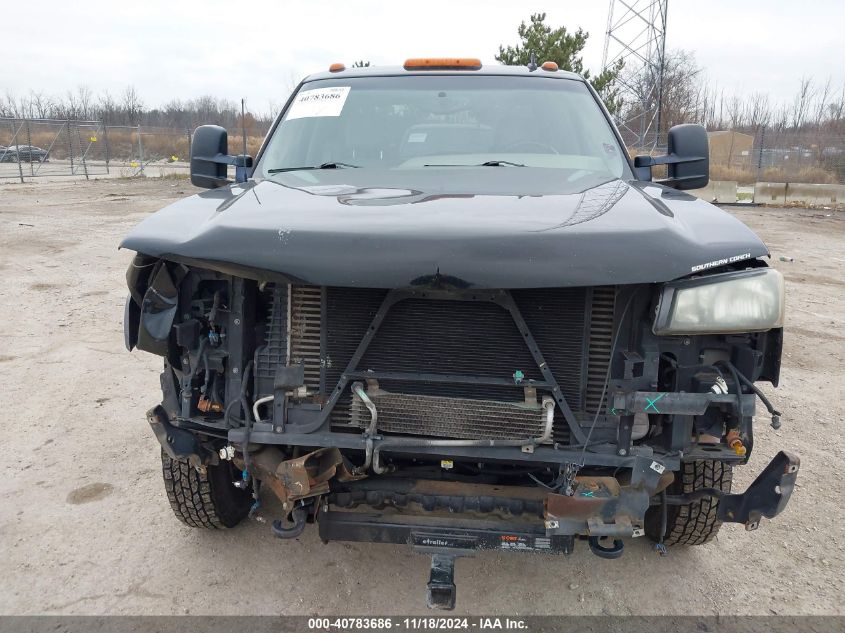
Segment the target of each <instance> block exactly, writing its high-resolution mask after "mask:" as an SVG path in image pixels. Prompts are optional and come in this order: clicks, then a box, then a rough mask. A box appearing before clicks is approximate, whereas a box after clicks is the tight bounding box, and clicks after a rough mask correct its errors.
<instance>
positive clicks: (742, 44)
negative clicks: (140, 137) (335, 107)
mask: <svg viewBox="0 0 845 633" xmlns="http://www.w3.org/2000/svg"><path fill="white" fill-rule="evenodd" d="M608 5H609V2H608V1H607V0H557V1H546V2H534V1H531V0H528V1H526V0H511V1H509V2H505V1H501V0H487V1H481V0H473V1H470V0H445V1H443V0H425V1H423V2H420V1H416V2H403V1H401V0H393V1H381V0H355V1H350V0H347V1H337V0H312V1H311V2H291V1H282V0H277V1H266V0H250V1H249V2H231V1H230V2H220V1H217V0H170V1H167V2H163V1H161V0H143V1H142V2H115V1H114V0H85V1H83V2H67V1H66V0H41V1H40V2H37V3H33V2H21V1H19V0H12V1H7V2H4V3H3V9H2V12H0V14H2V23H3V24H4V27H3V29H2V33H3V38H2V41H3V49H4V53H3V57H2V62H0V91H2V92H7V91H11V92H13V93H16V94H21V93H27V92H29V91H30V90H36V91H42V92H45V93H48V94H63V93H65V92H66V91H67V90H73V89H75V88H76V87H77V86H79V85H80V84H84V85H87V86H88V87H89V88H90V89H91V90H93V91H94V92H95V93H97V92H100V91H102V90H109V91H112V92H113V93H119V92H120V91H122V90H123V88H124V87H125V86H126V85H127V84H133V85H134V86H135V87H136V88H137V90H138V92H139V93H140V94H141V96H142V98H143V99H144V101H145V103H146V104H148V105H159V104H161V103H164V102H166V101H168V100H169V99H172V98H187V97H196V96H199V95H203V94H213V95H215V96H219V97H225V98H229V99H233V100H235V99H239V98H240V97H245V98H246V99H247V103H248V104H249V106H250V108H251V109H253V110H256V111H266V110H267V109H269V104H270V103H271V102H278V101H280V100H281V99H282V98H283V97H284V96H285V95H286V94H287V92H288V90H289V89H290V86H291V84H292V82H293V81H294V80H298V79H299V78H301V77H302V76H304V75H306V74H308V73H311V72H315V71H320V70H323V69H325V68H327V67H328V65H329V64H330V63H332V62H335V61H343V62H345V63H347V64H351V63H352V62H353V61H354V60H357V59H364V60H369V61H371V62H372V63H373V64H401V63H402V61H403V60H404V59H405V58H406V57H412V56H414V57H417V56H444V55H448V56H452V55H455V56H458V55H462V56H474V57H481V58H482V59H483V60H485V61H487V60H489V61H490V62H493V56H494V55H495V54H496V52H497V50H498V45H499V44H514V43H516V41H517V35H516V28H517V26H518V24H519V22H520V21H521V20H526V21H527V20H528V17H529V15H530V14H531V13H533V12H539V11H545V12H546V13H547V14H548V18H547V22H548V23H549V24H551V25H553V26H558V25H564V26H566V27H567V28H569V29H573V30H574V29H575V28H577V27H582V28H583V29H584V30H586V31H588V32H589V33H590V39H589V42H588V44H587V48H586V49H585V51H584V58H585V63H586V66H587V67H588V68H590V69H593V70H598V69H599V67H600V65H601V61H602V53H603V49H604V32H605V30H606V26H607V11H608ZM843 25H845V1H843V0H810V1H806V0H805V1H803V2H796V1H794V0H789V1H787V0H742V1H740V2H737V1H736V0H708V1H707V2H702V1H699V0H669V16H668V37H667V48H669V49H673V48H684V49H687V50H691V51H694V52H695V55H696V58H697V60H698V62H699V64H700V65H701V66H703V67H705V68H706V70H707V76H708V77H709V78H710V80H711V81H713V82H715V83H716V84H717V85H718V86H720V87H723V88H724V89H725V91H726V92H727V93H740V94H748V93H751V92H755V91H763V92H768V93H769V94H770V95H771V97H772V99H773V100H775V101H785V100H791V98H792V95H793V93H794V91H795V89H796V87H797V85H798V81H799V79H800V78H801V76H802V75H812V76H814V77H816V79H817V80H818V81H824V80H826V78H827V77H828V76H830V77H832V78H833V82H834V84H835V85H836V87H837V88H838V89H840V90H841V87H842V84H843V81H845V43H844V42H843ZM541 61H542V60H541Z"/></svg>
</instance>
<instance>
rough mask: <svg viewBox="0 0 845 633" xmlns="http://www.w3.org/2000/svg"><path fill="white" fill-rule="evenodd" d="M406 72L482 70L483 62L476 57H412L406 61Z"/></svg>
mask: <svg viewBox="0 0 845 633" xmlns="http://www.w3.org/2000/svg"><path fill="white" fill-rule="evenodd" d="M404 68H405V70H453V69H460V70H480V69H481V60H480V59H476V58H475V57H412V58H411V59H406V60H405V64H404Z"/></svg>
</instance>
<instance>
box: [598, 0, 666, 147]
mask: <svg viewBox="0 0 845 633" xmlns="http://www.w3.org/2000/svg"><path fill="white" fill-rule="evenodd" d="M668 4H669V0H610V7H609V9H608V15H607V32H606V34H605V40H604V56H603V58H602V68H603V69H607V68H613V67H615V66H616V65H617V64H618V63H619V61H620V60H622V61H623V62H624V67H623V70H622V73H621V74H620V77H619V84H620V85H621V88H622V90H621V96H622V98H623V100H624V103H623V108H622V111H621V112H619V113H618V114H617V117H618V121H617V123H618V124H619V129H620V131H621V132H622V135H623V137H624V138H625V142H626V143H628V144H629V145H635V146H637V147H640V148H644V147H647V146H651V147H652V148H653V147H654V146H655V145H657V140H658V135H659V133H660V123H661V120H660V119H661V114H662V112H661V110H662V106H663V103H662V97H663V94H662V92H663V72H664V69H665V62H666V10H667V8H668Z"/></svg>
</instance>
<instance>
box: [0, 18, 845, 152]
mask: <svg viewBox="0 0 845 633" xmlns="http://www.w3.org/2000/svg"><path fill="white" fill-rule="evenodd" d="M544 18H545V15H544V14H538V15H533V16H531V24H530V25H526V24H525V23H523V24H522V25H520V27H519V29H518V31H519V36H520V43H519V44H517V45H516V46H509V47H500V50H499V54H498V55H497V59H499V60H500V61H501V62H503V63H507V64H524V63H528V62H529V61H530V59H532V58H533V57H536V60H537V61H538V62H539V63H542V62H543V61H546V60H547V59H551V60H553V61H556V62H557V63H558V65H559V66H560V67H561V68H563V69H569V70H573V71H575V72H579V73H583V74H584V75H585V76H587V75H588V72H587V71H586V70H585V69H584V67H583V62H582V60H581V57H580V52H581V50H582V49H583V46H584V44H585V42H586V40H587V36H588V34H587V33H584V32H582V31H581V30H578V31H576V32H575V33H569V32H567V31H566V29H565V28H563V27H561V28H558V29H551V28H550V27H547V26H545V24H544V23H543V19H544ZM368 64H369V62H367V61H363V60H362V61H357V62H355V64H353V65H354V66H366V65H368ZM588 78H589V79H590V80H591V82H592V83H593V85H594V86H595V87H596V89H597V90H598V92H599V94H600V95H601V96H602V97H603V98H604V100H605V103H606V104H607V105H608V109H610V110H611V112H612V113H614V115H615V116H616V118H617V120H619V121H626V120H629V121H630V120H632V119H635V118H636V116H637V115H638V114H640V113H641V112H642V111H643V108H644V107H645V108H646V109H648V108H650V107H652V106H653V98H654V95H652V94H650V93H649V88H650V85H651V82H650V78H649V77H647V76H644V75H641V74H637V71H635V70H631V69H627V68H623V67H621V66H617V67H615V68H614V69H612V70H611V71H607V70H605V71H603V72H601V73H598V74H597V75H594V76H588ZM287 83H288V86H287V89H288V92H290V91H292V90H293V88H294V87H295V85H296V81H295V80H294V78H293V77H292V76H291V78H290V79H289V81H288V82H287ZM662 101H663V115H662V120H661V126H660V128H661V129H660V133H661V134H663V133H665V132H666V131H667V130H668V129H669V128H670V127H672V126H673V125H676V124H678V123H701V124H702V125H705V126H706V127H707V128H708V129H710V130H720V129H721V130H727V129H730V130H739V131H744V132H755V131H759V130H760V129H762V128H766V129H767V130H771V131H774V132H794V133H806V132H812V133H815V134H817V135H825V136H835V137H842V138H845V84H843V85H842V86H834V85H833V83H832V81H831V80H830V79H827V80H826V81H818V80H816V79H814V78H812V77H803V78H801V79H800V80H799V81H798V86H797V89H796V92H795V95H794V96H793V97H792V99H790V100H788V101H786V102H782V103H777V102H775V101H773V100H772V99H771V98H770V96H769V95H768V94H766V93H764V92H754V93H751V94H749V95H740V94H730V93H728V92H726V91H725V90H724V89H723V88H720V87H719V86H718V85H717V84H716V82H715V81H712V80H710V79H709V78H708V77H707V76H706V74H705V72H704V69H703V68H701V67H700V66H699V65H698V63H697V62H696V60H695V55H694V54H693V53H691V52H689V51H683V50H677V51H672V52H669V53H667V56H666V64H665V69H664V76H663V96H662ZM283 104H284V100H280V101H277V102H272V103H271V104H270V108H269V112H247V115H246V117H245V120H244V124H245V126H246V128H247V132H248V134H249V135H250V136H263V135H264V134H266V132H267V130H268V129H269V128H270V125H271V124H272V121H273V118H274V117H275V115H276V114H278V112H279V111H280V110H281V107H282V105H283ZM0 117H13V118H31V119H70V120H94V121H102V122H104V123H105V124H107V125H126V126H135V125H143V126H153V127H162V128H172V129H180V130H192V129H193V128H195V127H196V126H198V125H202V124H205V123H213V124H217V125H222V126H223V127H226V128H227V129H229V130H232V131H234V130H239V129H240V128H241V125H242V124H241V109H240V103H239V102H236V101H232V100H229V99H223V98H219V97H215V96H211V95H206V96H202V97H197V98H194V99H184V100H181V99H172V100H170V101H168V102H166V103H164V104H162V105H159V106H154V107H151V106H149V105H148V104H147V103H145V101H144V99H143V98H142V96H141V95H140V94H139V93H138V91H137V90H136V89H135V87H134V86H127V87H126V88H125V89H124V90H123V91H122V92H121V93H120V94H118V95H113V94H112V93H110V92H102V93H99V94H96V95H95V94H94V93H93V92H92V91H91V90H90V89H89V88H88V87H87V86H80V87H78V88H77V89H76V91H68V92H67V93H65V94H64V95H61V96H59V95H49V94H46V93H44V92H42V91H35V90H33V91H30V92H29V93H28V94H20V95H15V94H13V93H11V92H8V93H6V94H5V95H4V96H2V97H0Z"/></svg>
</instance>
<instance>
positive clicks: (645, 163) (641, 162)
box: [634, 154, 707, 187]
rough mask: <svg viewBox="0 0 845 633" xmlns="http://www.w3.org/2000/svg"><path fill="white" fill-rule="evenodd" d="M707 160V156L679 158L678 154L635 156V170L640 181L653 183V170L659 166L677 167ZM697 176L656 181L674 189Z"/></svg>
mask: <svg viewBox="0 0 845 633" xmlns="http://www.w3.org/2000/svg"><path fill="white" fill-rule="evenodd" d="M703 160H707V157H706V156H678V155H677V154H667V155H665V156H647V155H646V156H635V157H634V169H635V175H636V177H637V179H638V180H645V181H651V168H652V167H655V166H657V165H675V164H678V163H698V162H701V161H703ZM695 178H697V176H690V177H688V178H664V179H663V180H657V181H655V182H656V183H657V184H659V185H666V186H667V187H673V186H675V185H676V184H678V183H679V182H683V181H684V180H693V179H695Z"/></svg>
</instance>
